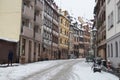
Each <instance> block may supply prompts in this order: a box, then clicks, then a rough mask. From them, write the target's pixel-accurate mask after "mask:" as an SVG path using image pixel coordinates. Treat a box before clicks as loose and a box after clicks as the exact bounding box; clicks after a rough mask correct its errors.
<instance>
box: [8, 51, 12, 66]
mask: <svg viewBox="0 0 120 80" xmlns="http://www.w3.org/2000/svg"><path fill="white" fill-rule="evenodd" d="M12 60H13V52H12V51H11V50H10V51H9V53H8V66H9V64H11V66H12Z"/></svg>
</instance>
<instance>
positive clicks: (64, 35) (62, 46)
mask: <svg viewBox="0 0 120 80" xmlns="http://www.w3.org/2000/svg"><path fill="white" fill-rule="evenodd" d="M67 16H68V12H67V11H60V28H59V32H60V37H59V51H60V55H61V58H62V59H66V58H68V51H69V26H70V22H69V19H68V18H67Z"/></svg>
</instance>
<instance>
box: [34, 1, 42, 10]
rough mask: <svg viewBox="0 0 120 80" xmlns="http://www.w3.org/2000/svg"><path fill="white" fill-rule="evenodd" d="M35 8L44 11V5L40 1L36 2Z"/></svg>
mask: <svg viewBox="0 0 120 80" xmlns="http://www.w3.org/2000/svg"><path fill="white" fill-rule="evenodd" d="M35 8H36V9H40V10H43V3H42V2H41V1H39V0H35Z"/></svg>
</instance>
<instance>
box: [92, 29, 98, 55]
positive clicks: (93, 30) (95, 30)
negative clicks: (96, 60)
mask: <svg viewBox="0 0 120 80" xmlns="http://www.w3.org/2000/svg"><path fill="white" fill-rule="evenodd" d="M96 34H97V29H96V28H95V27H94V28H93V29H92V37H93V45H92V46H93V54H94V57H96Z"/></svg>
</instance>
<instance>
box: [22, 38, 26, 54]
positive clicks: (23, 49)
mask: <svg viewBox="0 0 120 80" xmlns="http://www.w3.org/2000/svg"><path fill="white" fill-rule="evenodd" d="M25 44H26V40H25V39H22V55H25V46H26V45H25Z"/></svg>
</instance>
